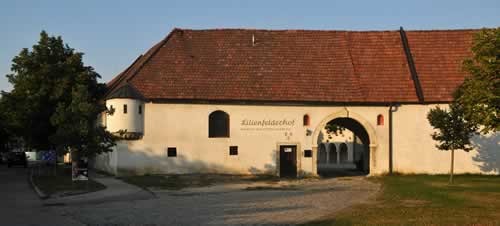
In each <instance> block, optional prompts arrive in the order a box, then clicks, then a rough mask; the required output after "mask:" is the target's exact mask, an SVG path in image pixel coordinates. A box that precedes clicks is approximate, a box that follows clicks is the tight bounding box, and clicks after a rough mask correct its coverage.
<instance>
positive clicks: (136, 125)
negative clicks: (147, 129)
mask: <svg viewBox="0 0 500 226" xmlns="http://www.w3.org/2000/svg"><path fill="white" fill-rule="evenodd" d="M124 104H126V105H127V113H126V114H124V113H123V105H124ZM111 106H113V108H114V109H115V110H114V113H113V114H112V115H110V114H107V115H106V117H105V119H104V121H105V122H104V124H105V126H106V128H107V130H108V131H110V132H117V131H119V130H127V132H139V133H142V132H143V131H144V110H145V109H144V104H143V102H142V101H140V100H134V99H110V100H107V101H106V107H107V108H108V109H111ZM139 106H141V107H142V114H139Z"/></svg>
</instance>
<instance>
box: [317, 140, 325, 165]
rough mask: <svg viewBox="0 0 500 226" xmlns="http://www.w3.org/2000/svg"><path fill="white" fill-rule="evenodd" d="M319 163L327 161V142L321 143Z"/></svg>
mask: <svg viewBox="0 0 500 226" xmlns="http://www.w3.org/2000/svg"><path fill="white" fill-rule="evenodd" d="M318 163H326V147H325V144H320V145H319V150H318Z"/></svg>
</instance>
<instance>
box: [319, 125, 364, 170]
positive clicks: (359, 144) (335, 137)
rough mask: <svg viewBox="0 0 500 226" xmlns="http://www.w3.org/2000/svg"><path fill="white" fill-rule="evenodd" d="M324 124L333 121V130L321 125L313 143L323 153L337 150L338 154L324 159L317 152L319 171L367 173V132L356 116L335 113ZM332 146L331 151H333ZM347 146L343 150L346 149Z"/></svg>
mask: <svg viewBox="0 0 500 226" xmlns="http://www.w3.org/2000/svg"><path fill="white" fill-rule="evenodd" d="M326 125H335V127H336V128H339V129H340V130H337V131H336V132H332V131H330V132H329V131H328V130H327V129H326V128H321V132H320V133H319V135H318V137H317V145H318V147H320V149H321V151H323V152H324V151H325V149H328V150H326V153H329V154H330V153H331V154H333V153H335V155H336V154H337V153H338V156H328V157H329V158H328V159H329V160H334V161H324V157H323V155H324V154H322V153H321V154H320V153H318V155H322V156H321V158H320V156H318V159H321V161H317V164H316V166H317V172H318V174H319V175H323V176H329V175H343V174H348V175H349V174H355V175H359V174H369V173H370V144H371V143H370V136H369V133H368V132H367V130H366V129H365V128H364V127H363V125H362V124H361V123H360V122H358V121H357V120H356V119H353V118H350V117H336V118H334V119H332V120H330V121H328V122H327V123H326V124H325V126H326ZM333 150H335V152H333ZM346 150H347V151H346Z"/></svg>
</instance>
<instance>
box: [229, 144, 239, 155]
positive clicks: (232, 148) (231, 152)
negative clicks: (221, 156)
mask: <svg viewBox="0 0 500 226" xmlns="http://www.w3.org/2000/svg"><path fill="white" fill-rule="evenodd" d="M229 155H238V146H230V147H229Z"/></svg>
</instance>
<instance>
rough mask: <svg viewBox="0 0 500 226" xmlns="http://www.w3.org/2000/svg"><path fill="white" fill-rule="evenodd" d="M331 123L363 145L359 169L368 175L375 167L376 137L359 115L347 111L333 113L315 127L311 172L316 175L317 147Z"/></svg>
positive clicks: (371, 128) (368, 124)
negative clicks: (353, 136) (352, 135)
mask: <svg viewBox="0 0 500 226" xmlns="http://www.w3.org/2000/svg"><path fill="white" fill-rule="evenodd" d="M330 122H333V123H335V124H337V125H340V126H341V127H344V128H346V129H348V130H350V131H352V132H353V133H354V134H355V136H356V137H359V139H360V140H361V142H362V143H363V144H364V149H365V150H363V153H364V157H363V158H362V163H361V166H360V167H361V168H362V170H363V171H364V172H365V173H366V174H369V173H370V169H371V168H375V167H376V160H375V158H374V156H375V153H376V150H377V144H378V143H377V136H376V133H375V130H374V129H373V127H372V126H371V125H370V123H368V121H367V120H365V119H364V118H363V117H362V116H361V115H359V114H357V113H354V112H352V111H349V110H347V109H344V110H341V111H338V112H335V113H333V114H330V115H328V116H327V117H325V118H324V119H323V120H322V121H321V122H320V123H319V124H318V126H317V127H316V129H315V130H314V133H313V136H312V149H313V158H314V159H313V164H314V165H313V170H314V171H313V172H314V173H315V174H318V171H317V169H318V165H317V164H318V162H317V157H318V154H319V153H318V147H319V146H320V145H323V144H322V141H323V139H324V137H325V136H327V134H324V133H325V132H324V131H325V130H324V129H325V126H326V125H327V124H328V123H330Z"/></svg>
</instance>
